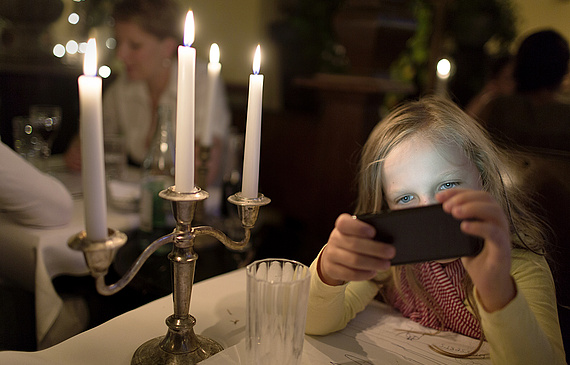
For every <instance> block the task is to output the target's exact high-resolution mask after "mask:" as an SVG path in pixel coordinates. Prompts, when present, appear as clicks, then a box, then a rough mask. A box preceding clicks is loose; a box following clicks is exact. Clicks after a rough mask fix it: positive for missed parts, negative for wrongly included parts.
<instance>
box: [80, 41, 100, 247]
mask: <svg viewBox="0 0 570 365" xmlns="http://www.w3.org/2000/svg"><path fill="white" fill-rule="evenodd" d="M77 81H78V84H79V110H80V118H79V119H80V136H81V164H82V167H81V170H82V180H83V201H84V205H85V231H86V234H87V238H88V239H90V240H92V241H104V240H106V239H107V199H106V193H105V163H104V160H103V105H102V101H101V86H102V82H101V78H100V77H98V76H97V45H96V43H95V39H94V38H91V39H89V42H88V43H87V51H86V52H85V59H84V63H83V75H82V76H79V79H78V80H77Z"/></svg>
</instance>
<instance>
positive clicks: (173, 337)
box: [68, 186, 271, 365]
mask: <svg viewBox="0 0 570 365" xmlns="http://www.w3.org/2000/svg"><path fill="white" fill-rule="evenodd" d="M159 196H160V197H161V198H163V199H166V200H169V201H170V202H171V204H172V211H173V214H174V218H175V220H176V228H175V229H174V231H173V232H172V233H170V234H168V235H166V236H163V237H161V238H159V239H157V240H156V241H154V242H153V243H151V244H150V245H149V246H148V247H147V248H146V249H145V250H144V251H143V252H142V253H141V254H140V256H139V257H138V258H137V259H136V261H135V262H134V263H133V264H132V266H131V267H130V269H129V270H128V271H127V272H126V273H125V274H124V275H123V277H121V278H120V279H119V280H118V281H117V282H116V283H114V284H111V285H107V284H106V283H105V275H106V274H107V271H108V269H109V266H110V265H111V263H112V261H113V258H114V256H115V253H116V252H117V250H118V249H119V248H120V247H121V246H122V245H124V244H125V243H126V242H127V236H126V234H124V233H122V232H120V231H116V230H112V229H109V233H108V234H109V236H108V238H107V239H106V240H105V241H100V242H94V241H91V240H89V239H88V238H87V236H86V234H85V232H84V231H82V232H80V233H78V234H76V235H74V236H73V237H71V238H70V239H69V242H68V244H69V246H70V247H71V248H72V249H75V250H81V251H83V254H84V256H85V260H86V262H87V266H88V267H89V270H90V272H91V275H92V276H93V277H94V278H95V282H96V287H97V291H98V292H99V293H100V294H102V295H112V294H115V293H116V292H118V291H119V290H121V289H122V288H124V287H125V286H126V285H127V284H128V283H129V282H130V281H131V280H132V279H133V277H134V276H135V275H136V274H137V272H138V271H139V269H140V268H141V266H142V265H143V264H144V263H145V262H146V260H147V259H148V258H149V257H150V256H151V255H152V254H153V253H154V252H155V251H156V250H157V249H158V248H159V247H161V246H163V245H165V244H167V243H170V242H173V243H174V244H173V247H172V251H171V252H170V254H169V255H168V258H169V260H170V262H171V269H172V278H173V283H172V285H173V288H172V296H173V303H174V314H172V315H171V316H169V317H168V318H167V319H166V325H167V327H168V331H167V333H166V335H165V336H161V337H157V338H154V339H151V340H149V341H147V342H145V343H143V344H142V345H141V346H140V347H139V348H138V349H137V350H136V351H135V353H134V355H133V358H132V360H131V364H133V365H135V364H136V365H139V364H140V365H142V364H152V365H154V364H172V365H174V364H196V363H198V362H200V361H202V360H204V359H207V358H208V357H210V356H212V355H214V354H216V353H217V352H219V351H221V350H223V347H222V346H221V345H220V344H219V343H217V342H216V341H214V340H213V339H210V338H206V337H203V336H200V335H196V334H195V333H194V324H195V323H196V319H195V318H194V317H193V316H192V315H191V314H190V313H189V310H190V299H191V295H192V285H193V283H194V269H195V266H196V260H197V259H198V255H197V254H196V252H195V251H194V242H195V239H196V237H198V236H202V235H209V236H212V237H214V238H216V239H217V240H219V241H220V242H222V243H223V244H224V245H225V246H226V247H228V248H230V249H232V250H241V249H243V248H244V247H245V246H246V245H247V244H248V242H249V240H250V237H251V229H252V228H253V227H254V225H255V222H256V221H257V216H258V213H259V208H260V207H261V206H263V205H267V204H269V202H270V201H271V200H270V199H269V198H267V197H265V196H263V194H259V195H258V197H257V198H246V197H243V196H242V195H241V193H237V194H234V195H232V196H230V197H229V198H228V200H229V202H230V203H232V204H234V205H236V206H237V209H238V217H239V218H240V220H241V224H242V227H243V229H244V238H243V239H242V240H241V241H233V240H232V239H230V238H229V237H228V236H226V234H225V233H223V232H222V231H220V230H218V229H215V228H213V227H210V226H198V227H192V221H193V219H194V217H195V214H196V207H197V205H198V204H199V203H201V202H203V201H204V200H205V199H207V198H208V196H209V194H208V192H206V191H205V190H202V189H200V188H198V187H196V188H194V190H193V191H191V192H177V191H176V190H175V187H174V186H171V187H170V188H168V189H166V190H163V191H161V192H160V193H159Z"/></svg>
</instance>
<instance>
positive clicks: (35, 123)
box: [30, 104, 61, 159]
mask: <svg viewBox="0 0 570 365" xmlns="http://www.w3.org/2000/svg"><path fill="white" fill-rule="evenodd" d="M30 123H31V124H32V127H33V128H34V129H35V131H36V132H37V133H38V134H39V135H40V136H41V138H42V139H43V146H42V149H41V152H42V157H43V158H44V159H47V158H48V157H49V156H50V155H51V149H52V146H53V142H54V140H55V137H56V136H57V132H58V131H59V128H60V126H61V107H59V106H57V105H43V104H42V105H32V106H30Z"/></svg>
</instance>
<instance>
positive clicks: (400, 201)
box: [396, 195, 414, 204]
mask: <svg viewBox="0 0 570 365" xmlns="http://www.w3.org/2000/svg"><path fill="white" fill-rule="evenodd" d="M413 199H414V197H413V196H411V195H405V196H403V197H401V198H400V199H398V200H397V201H396V203H398V204H407V203H409V202H411V201H412V200H413Z"/></svg>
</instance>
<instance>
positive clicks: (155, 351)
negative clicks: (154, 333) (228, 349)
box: [131, 330, 224, 365]
mask: <svg viewBox="0 0 570 365" xmlns="http://www.w3.org/2000/svg"><path fill="white" fill-rule="evenodd" d="M166 337H168V335H167V336H160V337H156V338H153V339H152V340H149V341H147V342H145V343H143V344H142V345H141V346H140V347H139V348H138V349H137V351H135V353H134V355H133V358H132V360H131V365H155V364H164V365H179V364H188V365H194V364H197V363H199V362H200V361H202V360H205V359H207V358H209V357H210V356H212V355H214V354H217V353H218V352H220V351H222V350H223V349H224V348H223V347H222V345H220V344H219V343H217V342H216V341H214V340H212V339H210V338H207V337H203V336H200V335H196V334H194V331H193V330H192V336H191V337H192V340H193V342H194V347H193V348H192V349H190V350H189V351H188V352H182V353H172V352H167V351H165V350H163V349H162V343H164V342H165V340H166Z"/></svg>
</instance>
